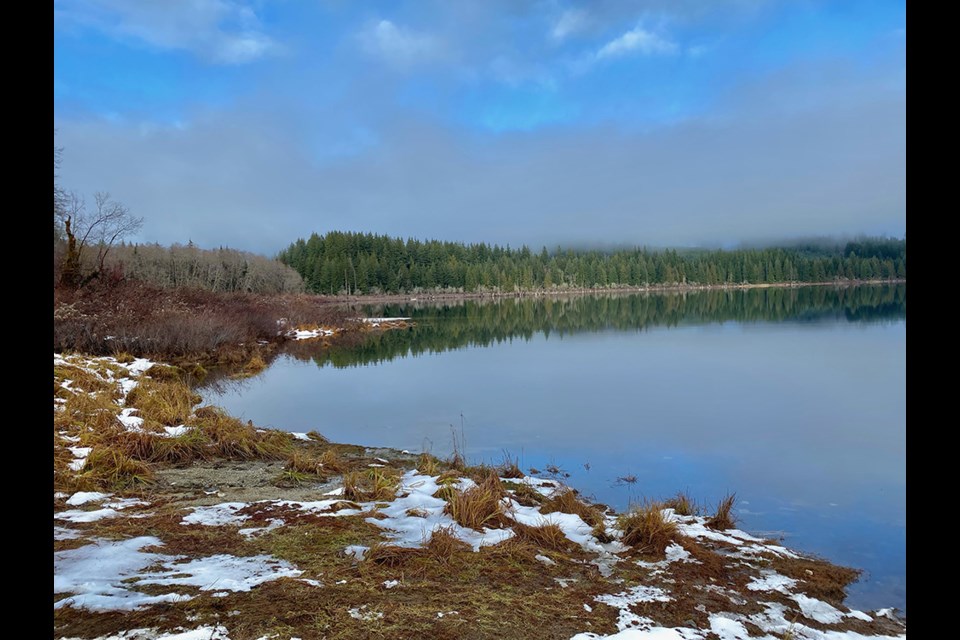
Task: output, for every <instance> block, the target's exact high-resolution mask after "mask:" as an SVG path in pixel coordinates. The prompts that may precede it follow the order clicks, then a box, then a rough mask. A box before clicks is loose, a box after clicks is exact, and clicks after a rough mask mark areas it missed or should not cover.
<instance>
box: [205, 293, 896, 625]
mask: <svg viewBox="0 0 960 640" xmlns="http://www.w3.org/2000/svg"><path fill="white" fill-rule="evenodd" d="M358 312H361V313H363V314H364V315H370V316H409V317H411V318H413V321H414V323H415V325H414V326H413V327H412V328H410V329H407V330H399V331H391V332H385V333H383V334H380V335H374V336H372V337H371V338H370V339H369V340H367V341H365V342H364V343H362V344H361V345H358V346H355V347H349V348H348V347H338V348H333V349H327V350H323V349H319V348H318V347H317V346H316V345H310V344H308V343H297V344H294V345H291V347H290V349H289V350H288V351H287V352H286V353H285V354H283V355H281V356H280V357H278V358H277V359H275V360H274V361H273V363H272V364H271V366H270V367H269V369H267V370H266V371H264V372H263V373H262V374H260V375H258V376H257V377H255V378H251V379H248V380H246V381H244V382H242V383H239V384H232V385H227V386H226V387H225V388H219V389H217V388H215V387H211V388H208V389H206V390H203V394H204V397H205V399H206V401H208V402H211V403H213V404H218V405H220V406H223V407H224V408H225V409H227V410H228V411H229V412H230V413H231V414H233V415H235V416H238V417H240V418H243V419H245V420H246V419H250V420H253V421H254V423H256V424H257V425H259V426H265V427H273V428H278V429H283V430H288V431H309V430H312V429H315V430H317V431H319V432H320V433H322V434H324V435H325V436H327V437H328V438H330V439H331V440H333V441H336V442H347V443H354V444H361V445H368V446H386V447H395V448H398V449H408V450H411V451H420V450H429V451H431V452H432V453H434V454H436V455H438V456H441V457H443V456H446V455H449V454H450V453H451V452H452V448H453V443H454V438H456V439H457V440H458V441H462V447H463V450H464V452H465V453H466V455H467V457H468V459H469V461H470V462H474V463H475V462H488V463H498V462H500V461H501V460H502V459H503V456H504V455H505V452H506V453H508V454H509V455H510V456H513V457H515V458H519V462H520V466H521V468H522V469H524V470H528V469H530V468H531V467H532V468H536V469H538V470H540V471H541V472H544V473H545V472H546V470H547V469H548V468H550V469H552V470H553V471H554V472H555V473H559V474H560V475H561V476H562V477H563V478H564V481H565V482H567V483H568V484H570V485H571V486H573V487H575V488H577V489H578V490H580V491H581V492H582V493H583V494H584V495H586V496H588V497H591V498H593V499H594V500H596V501H599V502H602V503H604V504H608V505H610V506H612V507H614V508H617V509H619V510H622V509H625V508H627V507H628V506H629V504H631V503H633V502H638V501H640V500H641V499H643V498H666V497H670V496H672V495H675V494H676V492H677V491H679V490H682V491H685V492H687V493H689V494H690V495H691V496H692V497H693V498H695V499H696V500H697V501H699V502H700V503H701V504H703V505H705V506H706V507H708V508H711V509H712V508H713V507H714V506H715V505H716V503H717V502H718V501H719V500H720V499H721V498H723V497H724V495H726V494H727V493H728V492H735V493H736V496H737V506H736V508H735V514H736V516H737V519H738V526H739V527H740V528H742V529H744V530H746V531H749V532H752V533H758V534H760V535H764V536H769V537H777V538H782V539H783V543H784V544H785V545H787V546H789V547H792V548H796V549H799V550H802V551H805V552H809V553H814V554H817V555H820V556H822V557H825V558H827V559H829V560H831V561H833V562H835V563H838V564H844V565H847V566H852V567H856V568H859V569H862V570H864V575H863V577H862V579H861V581H860V582H858V583H857V584H855V585H853V586H852V587H851V589H850V596H849V598H848V599H847V604H848V605H850V606H851V607H854V608H860V609H874V608H879V607H889V606H895V607H898V608H899V609H901V610H902V611H904V612H905V611H906V285H883V286H870V287H866V286H864V287H847V288H833V287H801V288H795V289H750V290H736V291H703V292H693V293H672V294H659V295H654V294H631V295H624V294H618V295H599V296H584V297H568V298H552V299H544V298H536V299H532V298H524V299H505V300H504V299H502V300H499V301H465V302H463V301H461V302H456V303H446V304H436V305H431V304H426V303H421V302H417V303H410V304H404V305H383V306H377V307H364V308H362V309H359V310H358ZM567 474H568V475H567Z"/></svg>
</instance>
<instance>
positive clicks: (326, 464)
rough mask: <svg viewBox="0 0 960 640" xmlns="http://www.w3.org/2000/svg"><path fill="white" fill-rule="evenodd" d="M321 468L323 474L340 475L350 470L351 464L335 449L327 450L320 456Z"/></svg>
mask: <svg viewBox="0 0 960 640" xmlns="http://www.w3.org/2000/svg"><path fill="white" fill-rule="evenodd" d="M319 462H320V466H321V467H323V472H324V473H328V474H334V475H340V474H342V473H344V472H345V471H346V470H347V469H349V468H350V463H349V462H347V461H346V460H344V459H343V458H342V457H341V456H340V455H339V454H338V453H337V452H336V451H335V450H334V449H327V450H326V451H324V452H323V453H322V454H320V459H319Z"/></svg>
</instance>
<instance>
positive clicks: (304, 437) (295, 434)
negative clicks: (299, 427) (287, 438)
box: [290, 431, 310, 442]
mask: <svg viewBox="0 0 960 640" xmlns="http://www.w3.org/2000/svg"><path fill="white" fill-rule="evenodd" d="M290 435H292V436H293V437H294V438H296V439H297V440H306V441H307V442H310V436H308V435H307V434H306V433H304V432H303V431H291V432H290Z"/></svg>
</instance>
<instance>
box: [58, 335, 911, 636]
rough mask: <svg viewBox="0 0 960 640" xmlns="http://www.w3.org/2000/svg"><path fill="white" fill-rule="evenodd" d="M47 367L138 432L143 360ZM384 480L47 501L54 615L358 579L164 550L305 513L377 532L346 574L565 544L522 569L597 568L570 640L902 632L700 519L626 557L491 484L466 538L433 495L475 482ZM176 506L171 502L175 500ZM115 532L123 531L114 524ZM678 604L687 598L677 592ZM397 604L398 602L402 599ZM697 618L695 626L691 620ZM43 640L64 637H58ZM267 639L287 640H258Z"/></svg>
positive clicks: (357, 606) (541, 489) (64, 442)
mask: <svg viewBox="0 0 960 640" xmlns="http://www.w3.org/2000/svg"><path fill="white" fill-rule="evenodd" d="M369 320H370V321H371V322H373V321H384V320H394V319H383V318H375V319H369ZM54 364H55V365H58V364H59V365H63V366H66V367H69V366H72V367H80V368H83V369H84V370H85V371H87V372H88V373H90V374H95V375H96V376H97V377H98V379H99V380H101V382H104V383H108V384H112V385H115V388H116V394H115V395H116V398H117V399H116V401H115V404H116V416H117V421H118V423H119V424H120V425H122V426H123V428H124V429H127V430H129V431H138V430H140V429H142V422H143V421H142V420H140V421H137V420H136V418H137V416H136V415H135V414H136V410H135V409H131V408H130V407H126V406H125V398H126V396H127V394H129V393H130V391H131V390H132V389H134V388H135V387H136V386H137V382H138V380H139V379H141V377H142V376H143V374H144V372H145V371H147V370H148V369H149V368H150V366H152V364H153V363H151V362H149V361H146V360H142V359H135V360H132V361H131V362H128V363H118V362H117V361H116V360H114V359H92V358H82V357H78V356H70V357H63V356H59V355H56V354H55V355H54ZM98 364H99V365H103V364H108V365H109V366H108V367H104V366H98ZM58 382H59V385H60V388H61V389H63V390H65V391H64V392H63V393H61V394H60V395H63V394H64V393H67V394H70V393H74V394H76V393H86V391H85V390H84V389H82V388H80V387H79V386H78V384H77V383H76V382H75V381H72V380H69V379H64V378H61V379H60V380H58ZM57 400H58V398H55V401H54V411H55V412H56V411H63V410H64V409H63V404H64V403H63V402H58V401H57ZM60 400H62V398H60ZM190 428H191V427H190V426H189V425H178V426H168V427H166V428H165V429H164V431H163V432H157V433H156V434H155V436H156V437H161V438H162V437H166V438H169V437H178V436H182V435H183V434H185V433H187V432H188V431H189V429H190ZM55 435H56V438H58V440H57V442H58V445H57V446H60V447H62V448H64V449H65V450H66V451H69V452H70V455H71V456H72V458H73V462H72V463H71V464H70V465H69V468H70V469H71V471H72V472H74V473H78V474H79V473H82V472H83V469H84V465H85V462H86V460H87V458H88V457H89V456H90V455H91V453H92V448H95V446H94V447H83V446H77V441H78V440H79V438H80V436H79V435H77V432H75V431H71V430H70V429H65V430H62V431H60V432H56V433H55ZM81 435H82V434H81ZM291 440H292V441H294V442H296V443H298V445H300V446H305V447H306V446H320V445H318V444H317V443H313V442H311V440H310V438H307V437H306V436H305V435H300V434H298V435H296V436H293V437H292V438H291ZM371 460H376V462H372V461H368V460H365V461H364V467H367V465H368V464H369V465H376V469H377V471H379V470H380V469H381V467H385V468H388V469H396V467H395V466H394V465H395V463H394V462H391V461H390V460H388V459H384V458H374V459H371ZM395 473H397V476H398V478H397V486H396V488H395V497H393V498H391V499H380V500H372V501H367V502H350V501H347V500H345V499H344V498H343V497H342V496H343V493H344V489H343V488H342V486H341V487H339V488H337V489H334V490H332V491H325V492H324V495H322V496H319V497H320V498H321V499H317V500H287V499H282V498H281V499H273V500H260V501H254V502H237V501H224V502H220V503H212V504H209V503H208V504H203V505H200V506H198V505H196V504H191V503H190V502H189V501H186V500H185V499H183V498H178V497H172V495H170V494H163V492H162V491H160V490H159V489H157V490H155V491H154V492H153V493H151V491H149V490H148V491H146V492H143V493H142V494H138V495H117V493H115V492H110V491H102V490H83V491H73V492H71V493H66V492H64V493H61V494H58V495H56V496H55V502H54V504H55V507H54V516H53V517H54V541H55V551H54V598H55V599H54V609H55V612H57V613H58V614H59V615H60V616H63V615H65V612H67V611H70V612H72V615H74V616H77V615H79V616H95V615H100V614H103V613H105V612H111V611H123V612H132V611H136V612H138V614H142V613H144V612H150V611H153V610H157V611H160V610H161V608H163V607H189V606H191V602H193V603H195V602H196V601H197V599H198V598H201V597H207V598H216V599H225V598H232V599H233V600H231V602H234V603H235V602H237V600H236V598H240V597H243V595H242V594H248V593H255V592H256V590H257V589H260V588H262V587H263V586H264V585H267V584H268V583H272V582H275V581H281V580H286V581H287V582H285V583H284V584H289V585H293V586H291V587H289V588H295V589H313V590H319V593H321V594H322V593H323V592H324V591H325V590H334V589H341V588H346V586H348V585H347V583H348V582H349V581H350V580H362V579H364V575H365V574H364V572H362V571H360V572H359V573H355V574H350V575H351V576H353V577H351V578H340V577H339V576H334V575H331V576H326V575H311V574H310V573H309V572H308V571H307V570H306V569H305V568H304V567H302V566H297V563H296V562H293V561H290V560H284V559H280V558H277V557H274V556H271V555H269V554H263V553H257V554H249V553H248V554H245V555H234V554H231V553H228V552H226V551H224V552H205V551H203V550H200V551H198V550H197V549H195V548H183V549H181V548H178V546H177V540H179V539H180V536H179V534H178V530H179V531H183V532H192V534H191V535H194V536H196V537H197V539H203V535H202V534H203V532H206V531H210V532H214V531H216V532H222V533H223V534H224V535H228V534H231V535H232V534H239V535H240V536H241V537H242V539H244V540H253V541H255V540H257V539H266V538H264V537H265V536H274V535H276V534H277V533H278V532H281V531H283V529H284V527H287V526H293V525H296V526H304V525H303V523H304V522H311V521H313V522H316V519H318V518H319V519H326V518H333V519H346V520H342V522H350V523H357V526H361V524H362V525H364V526H367V528H368V529H369V528H370V527H373V529H372V531H374V532H378V533H375V534H374V535H376V536H377V537H378V538H379V542H370V543H369V544H343V545H342V547H340V548H339V549H337V553H338V554H339V556H340V557H343V558H345V559H347V561H349V562H352V563H354V564H356V565H358V566H361V565H360V564H359V563H363V562H368V560H366V558H367V555H368V553H369V552H370V550H371V548H372V547H373V546H381V545H388V546H390V547H399V548H402V549H406V550H410V549H424V548H426V547H428V545H429V544H430V541H431V538H432V537H433V535H434V534H435V533H436V532H438V531H442V532H444V533H445V534H447V535H451V536H453V537H455V538H457V539H458V540H460V541H462V542H464V543H466V545H469V548H470V549H471V550H472V551H473V552H474V553H483V550H484V549H485V548H486V547H492V546H496V545H498V544H501V543H504V542H505V541H508V540H510V539H511V538H513V537H515V536H516V535H518V534H517V533H516V531H515V529H514V527H516V525H517V524H520V525H527V526H530V527H541V526H543V525H556V527H558V528H559V530H560V531H562V533H563V535H564V536H565V537H566V539H567V540H568V541H569V543H570V548H571V549H574V550H576V551H575V552H574V551H570V552H565V553H552V552H551V551H550V550H548V549H541V550H539V552H538V553H537V555H536V556H535V560H536V562H535V563H534V564H537V563H539V564H537V566H542V569H543V570H544V571H561V570H562V569H563V568H564V567H574V566H576V567H578V571H581V572H582V571H583V569H582V567H583V566H589V567H595V568H596V570H598V571H597V574H596V575H595V576H594V577H593V578H591V579H593V580H596V581H597V582H596V584H601V585H606V587H605V592H603V593H599V594H597V595H593V596H592V597H583V598H581V599H579V600H577V599H573V600H571V603H570V616H571V617H572V619H574V620H575V619H576V618H577V617H578V616H589V615H593V614H596V613H597V612H600V611H604V610H605V609H604V608H607V609H606V611H608V612H609V614H610V615H611V616H614V615H615V622H614V623H613V627H612V628H610V629H608V630H607V631H603V632H598V631H597V630H596V629H590V628H589V627H587V626H586V624H587V623H586V622H585V623H584V626H583V628H582V631H581V632H577V633H572V634H570V637H571V638H573V639H576V640H588V639H590V640H593V639H600V638H610V639H617V640H636V639H654V640H663V639H680V640H707V639H708V638H720V639H721V640H746V639H747V638H758V637H760V638H771V639H772V638H784V637H790V638H795V639H800V638H802V639H805V640H863V639H865V638H875V639H880V640H884V639H892V638H905V637H906V630H905V623H903V622H901V621H899V620H897V619H896V616H895V615H894V614H893V612H891V611H890V610H879V611H876V612H862V611H854V610H850V609H847V608H846V607H844V606H843V605H842V604H841V603H839V602H832V603H831V602H827V601H825V600H822V599H818V598H817V597H814V596H812V595H810V591H809V589H807V586H808V585H807V584H806V582H807V581H806V580H805V578H806V574H804V573H803V572H800V573H799V574H795V575H789V576H788V575H784V574H783V573H780V572H779V571H778V570H776V569H775V568H773V565H774V564H775V563H777V562H783V563H790V562H791V561H795V560H800V559H802V557H801V556H800V555H798V554H796V553H794V552H792V551H790V550H788V549H786V548H784V547H782V546H779V545H776V544H773V543H770V542H768V541H764V540H761V539H759V538H756V537H754V536H751V535H749V534H748V533H746V532H743V531H740V530H737V529H729V530H726V531H716V530H714V529H711V528H710V527H708V526H707V519H706V518H704V517H700V516H680V515H677V514H675V513H674V512H673V511H672V510H670V509H665V510H664V511H663V515H664V517H665V518H666V519H668V520H672V521H673V522H674V523H675V524H676V526H677V537H676V539H675V540H674V541H673V542H671V544H669V545H668V546H667V548H666V551H665V553H664V554H663V555H662V557H658V558H651V557H646V556H638V555H637V554H636V553H634V552H633V550H631V549H630V548H629V547H628V546H626V545H625V544H624V543H623V542H622V534H621V532H620V530H619V529H618V519H617V517H616V515H615V514H610V513H608V514H606V515H605V516H604V527H603V528H604V529H605V530H606V532H607V534H608V535H607V536H603V540H601V539H600V538H598V535H597V528H596V527H594V526H591V525H590V524H588V523H587V522H585V521H584V520H583V518H582V517H581V516H580V515H577V514H573V513H562V512H552V513H544V510H543V506H542V505H537V504H533V505H532V506H531V505H530V501H529V500H524V499H522V498H521V496H520V494H519V493H518V491H519V490H520V489H521V488H524V489H526V491H530V490H531V489H532V490H533V491H535V492H536V493H538V494H539V495H541V496H543V497H545V498H549V497H551V496H555V495H557V494H558V492H566V491H568V490H569V489H568V488H566V487H563V486H561V485H559V484H558V483H557V482H556V481H555V480H544V479H539V478H533V477H524V478H519V479H508V478H501V479H500V480H501V482H502V485H503V486H504V487H506V488H507V489H506V492H505V494H504V496H503V498H502V499H501V503H500V507H501V509H502V512H503V513H504V514H505V520H504V522H502V523H497V524H493V523H492V522H491V526H490V527H481V528H479V529H472V528H468V527H464V526H462V525H461V524H459V523H458V522H457V521H456V520H455V519H454V518H453V517H452V516H451V515H450V513H449V509H448V508H447V505H448V503H447V501H446V500H445V499H443V497H440V496H442V495H443V492H442V491H441V489H442V487H443V486H444V485H446V486H451V487H453V488H454V489H456V490H458V491H467V490H470V489H471V488H473V487H475V486H476V483H475V482H474V481H473V480H471V479H470V478H468V477H466V476H463V477H459V478H451V475H450V472H448V473H446V474H444V475H438V474H427V473H420V472H418V471H417V470H415V469H412V470H411V469H407V470H400V471H396V472H395ZM207 493H209V492H207ZM177 500H184V502H183V503H178V502H177ZM521 502H524V504H521ZM534 502H536V501H534ZM136 519H142V520H141V521H143V522H150V523H153V524H152V525H151V526H155V527H158V526H159V524H157V523H161V522H162V523H164V526H166V527H172V528H173V531H172V533H169V531H168V533H169V541H168V540H165V539H162V538H164V537H165V534H164V533H163V531H160V530H158V533H157V534H156V535H153V534H151V533H150V532H148V531H144V530H140V529H138V527H137V525H136V522H137V520H136ZM311 519H312V520H311ZM127 521H129V522H130V523H131V526H121V525H122V524H123V523H124V522H127ZM102 527H104V528H103V529H101V528H102ZM178 528H180V529H178ZM332 530H338V529H332ZM101 531H104V532H109V535H105V534H101ZM304 535H309V534H308V533H306V534H304ZM191 539H193V538H191ZM697 549H700V550H701V551H698V552H697V553H701V554H705V553H710V554H712V555H711V556H710V557H711V558H714V560H716V559H718V558H719V559H722V561H723V562H725V563H726V566H727V567H728V568H732V569H731V571H734V572H736V575H738V576H739V575H742V576H744V577H743V578H742V579H741V580H740V582H736V583H735V582H731V581H730V580H728V581H726V582H724V581H718V580H715V579H714V578H713V577H711V575H710V574H709V572H706V571H705V572H704V574H703V575H702V576H700V575H698V574H697V573H696V572H697V571H698V566H699V565H702V564H703V562H704V560H702V559H698V558H697V557H696V554H694V553H691V550H693V551H696V550H697ZM702 557H703V556H702V555H701V558H702ZM571 563H573V564H571ZM778 566H780V565H778ZM783 566H790V565H789V564H785V565H783ZM804 571H806V572H808V573H809V574H810V575H812V573H813V572H812V571H811V570H809V569H804ZM578 575H587V574H583V573H580V574H578ZM590 575H593V574H590ZM731 575H733V574H732V573H731ZM601 576H602V577H601ZM383 577H384V576H382V575H381V576H379V577H377V578H376V583H375V584H371V585H370V586H369V589H376V590H377V592H378V593H379V592H380V591H382V592H383V593H385V594H386V593H387V591H389V593H390V594H392V593H397V592H400V591H406V590H407V587H406V581H405V578H404V575H403V572H402V571H398V572H397V574H396V576H394V577H388V578H386V579H383ZM371 580H373V578H371ZM553 580H554V581H555V582H556V584H557V585H558V586H557V588H558V589H561V590H564V589H568V587H569V585H570V584H573V583H575V582H576V581H577V578H565V577H554V578H553ZM331 593H333V591H331ZM338 593H339V592H338ZM359 593H363V591H360V592H359ZM571 593H573V592H572V591H571ZM681 594H684V595H683V597H681ZM690 594H693V595H694V596H696V595H697V594H700V595H702V596H703V597H702V598H701V599H700V601H699V603H698V604H697V605H696V607H697V608H696V609H695V610H692V611H690V616H689V618H687V620H688V621H690V623H689V624H687V623H683V624H667V623H665V622H663V620H667V619H671V620H672V619H676V618H677V616H676V615H672V616H667V617H665V618H660V617H659V616H658V613H657V612H658V611H667V610H668V608H669V607H671V606H676V607H679V606H684V602H686V601H687V600H690V597H691V595H690ZM383 597H384V598H387V599H389V597H390V596H389V594H387V595H384V596H383ZM405 597H406V598H409V597H410V595H409V593H407V595H406V596H405ZM688 604H689V603H688ZM708 604H709V607H710V608H708ZM231 606H237V605H231ZM343 609H344V611H343V615H344V616H345V618H344V619H345V620H348V621H350V624H358V625H367V626H368V627H369V629H371V630H372V629H376V628H377V626H376V625H380V624H383V623H384V621H385V620H389V616H390V614H389V613H385V612H384V611H383V610H381V609H380V608H377V607H375V606H374V605H373V604H372V603H371V602H367V601H363V600H362V599H359V600H357V601H355V602H353V603H351V604H350V606H345V607H343ZM238 611H239V610H238ZM435 613H436V620H437V621H438V623H439V622H441V621H444V622H445V621H449V620H456V621H461V622H463V623H464V624H468V625H469V616H470V615H471V613H470V612H461V611H458V610H453V609H448V610H446V611H436V612H435ZM207 615H208V616H210V615H213V616H214V617H216V619H217V621H216V624H211V623H210V620H209V619H208V618H205V619H204V621H203V622H202V623H201V622H198V623H197V624H196V626H193V627H189V628H188V627H185V626H181V627H178V628H176V629H163V630H161V629H159V628H153V627H143V626H142V625H141V623H140V620H143V619H144V618H143V617H142V616H141V617H138V618H137V623H131V625H130V628H124V627H123V623H122V620H123V619H124V618H123V617H119V618H117V617H112V618H109V619H110V620H119V621H121V622H118V623H116V624H119V625H120V628H111V630H110V631H109V632H107V633H105V634H101V635H98V636H96V637H97V638H98V639H100V640H108V639H111V640H112V639H118V640H119V639H121V638H122V639H124V640H154V639H161V638H163V639H167V640H174V639H176V640H195V639H201V638H202V639H210V638H212V639H217V640H228V639H229V638H230V637H231V633H233V629H235V628H241V627H236V626H235V625H237V620H238V618H237V617H234V616H232V615H231V614H230V612H229V611H226V612H225V613H224V614H223V616H222V617H221V616H219V614H215V613H210V612H208V613H207ZM679 617H680V618H681V619H683V618H684V616H679ZM694 617H698V618H699V619H700V620H701V621H702V622H701V623H700V624H694V623H693V622H692V620H693V619H694ZM98 619H99V618H98ZM104 619H106V618H104ZM157 619H158V620H160V619H162V617H158V618H157ZM610 619H611V620H613V619H614V618H612V617H611V618H610ZM58 620H60V618H57V617H56V616H55V625H57V624H58V622H57V621H58ZM445 623H446V622H445ZM105 624H106V623H105ZM514 636H522V637H537V634H536V630H535V629H534V630H529V629H528V630H521V629H504V630H503V634H502V636H501V637H514ZM55 637H58V638H60V637H70V636H69V635H64V633H62V632H61V631H59V630H57V629H55ZM83 637H90V636H89V635H87V636H83ZM244 637H246V636H244ZM267 637H271V638H272V637H278V638H280V637H282V638H293V637H297V636H296V635H290V634H287V635H277V636H274V635H270V636H264V638H267ZM310 637H313V636H312V635H311V636H310ZM390 637H393V636H390Z"/></svg>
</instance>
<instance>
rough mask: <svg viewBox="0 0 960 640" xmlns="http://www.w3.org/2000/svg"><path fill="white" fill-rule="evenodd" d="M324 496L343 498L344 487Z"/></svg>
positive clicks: (328, 492)
mask: <svg viewBox="0 0 960 640" xmlns="http://www.w3.org/2000/svg"><path fill="white" fill-rule="evenodd" d="M323 495H325V496H342V495H343V487H337V488H336V489H334V490H333V491H327V492H326V493H325V494H323Z"/></svg>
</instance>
